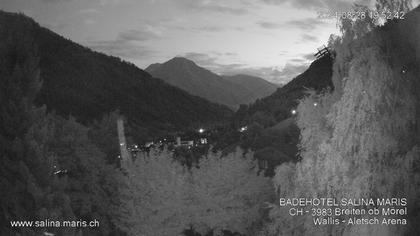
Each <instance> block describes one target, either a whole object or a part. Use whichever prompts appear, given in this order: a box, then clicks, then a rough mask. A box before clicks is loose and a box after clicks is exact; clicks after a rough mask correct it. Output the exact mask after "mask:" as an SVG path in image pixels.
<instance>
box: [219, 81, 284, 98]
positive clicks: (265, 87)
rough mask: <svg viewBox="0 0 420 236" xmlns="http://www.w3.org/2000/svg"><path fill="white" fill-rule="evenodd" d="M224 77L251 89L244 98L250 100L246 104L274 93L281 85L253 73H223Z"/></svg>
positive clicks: (246, 88)
mask: <svg viewBox="0 0 420 236" xmlns="http://www.w3.org/2000/svg"><path fill="white" fill-rule="evenodd" d="M222 77H223V78H224V79H225V80H228V81H230V82H232V83H234V84H237V85H238V86H241V87H243V88H244V89H245V90H248V91H249V93H248V94H247V96H246V97H245V98H244V99H247V100H248V101H247V102H245V103H244V104H249V103H251V102H255V101H256V100H257V99H258V98H263V97H266V96H268V95H270V94H272V93H274V92H275V91H276V90H277V88H278V87H279V86H278V85H276V84H273V83H270V82H268V81H267V80H264V79H262V78H260V77H256V76H251V75H244V74H238V75H223V76H222Z"/></svg>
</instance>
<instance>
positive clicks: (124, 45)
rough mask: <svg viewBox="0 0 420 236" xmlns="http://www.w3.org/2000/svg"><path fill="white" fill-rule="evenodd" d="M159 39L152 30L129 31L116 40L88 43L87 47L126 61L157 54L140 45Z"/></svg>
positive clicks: (120, 34)
mask: <svg viewBox="0 0 420 236" xmlns="http://www.w3.org/2000/svg"><path fill="white" fill-rule="evenodd" d="M159 37H160V36H159V35H158V34H157V33H155V32H152V31H151V30H144V29H143V30H138V29H137V30H127V31H123V32H120V33H119V34H118V36H117V37H116V39H114V40H97V41H88V42H87V43H86V46H87V47H89V48H92V49H93V50H97V51H101V52H104V53H107V54H110V55H113V56H118V57H122V58H125V59H141V58H145V57H148V56H151V55H153V54H155V53H156V52H155V51H153V50H150V49H148V48H146V47H144V46H142V45H139V44H138V43H141V42H144V41H148V40H151V39H157V38H159Z"/></svg>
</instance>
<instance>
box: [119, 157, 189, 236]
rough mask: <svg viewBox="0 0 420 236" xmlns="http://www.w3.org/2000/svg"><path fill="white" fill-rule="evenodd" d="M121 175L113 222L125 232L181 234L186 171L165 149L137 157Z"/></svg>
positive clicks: (186, 217)
mask: <svg viewBox="0 0 420 236" xmlns="http://www.w3.org/2000/svg"><path fill="white" fill-rule="evenodd" d="M131 166H132V168H129V169H128V170H127V174H126V175H125V176H123V177H122V178H121V189H120V201H119V203H118V204H117V205H116V211H117V212H118V214H117V217H116V218H115V223H116V225H117V226H118V227H119V228H120V229H121V230H123V231H124V232H126V233H127V234H128V235H136V236H143V235H144V236H154V235H156V236H165V235H168V236H169V235H171V236H172V235H181V234H182V232H183V231H184V230H185V229H187V228H188V222H189V221H190V215H189V214H188V210H187V208H188V207H189V205H190V202H191V199H190V196H189V194H188V193H189V192H190V191H189V188H190V187H191V184H190V182H189V174H188V172H187V170H186V169H185V167H183V166H182V165H181V164H179V163H178V162H177V161H175V160H173V159H172V157H171V153H170V152H168V151H167V150H164V151H163V152H159V151H157V150H152V151H151V152H150V155H149V157H148V158H137V159H136V160H135V162H134V163H132V165H131Z"/></svg>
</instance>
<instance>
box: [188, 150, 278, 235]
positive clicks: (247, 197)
mask: <svg viewBox="0 0 420 236" xmlns="http://www.w3.org/2000/svg"><path fill="white" fill-rule="evenodd" d="M191 174H192V191H193V192H192V195H193V196H194V199H193V201H192V203H191V206H190V211H191V213H192V214H193V217H192V222H191V226H192V228H193V229H194V230H195V231H197V232H199V233H200V234H202V235H205V234H206V233H208V232H210V231H213V233H214V234H215V235H222V231H223V230H229V231H231V232H238V233H241V234H244V235H252V233H253V230H255V228H256V226H257V225H258V224H259V223H261V219H262V218H263V211H262V208H263V205H264V203H265V202H268V201H270V199H271V191H272V187H271V184H270V181H269V179H268V178H265V177H264V176H263V175H258V167H257V166H256V162H255V161H254V160H253V157H252V154H250V153H248V154H245V155H244V153H243V151H241V150H239V149H237V150H236V152H234V153H230V154H228V155H227V156H221V154H220V153H213V152H209V154H208V155H207V156H206V157H204V158H202V159H200V161H199V167H197V168H193V169H192V170H191Z"/></svg>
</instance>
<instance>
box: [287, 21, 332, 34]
mask: <svg viewBox="0 0 420 236" xmlns="http://www.w3.org/2000/svg"><path fill="white" fill-rule="evenodd" d="M327 24H328V23H327V22H325V21H322V20H321V19H317V18H304V19H300V20H290V21H287V22H285V23H284V25H285V26H288V27H293V28H298V29H301V30H305V31H308V30H314V29H315V28H317V27H319V26H324V25H327Z"/></svg>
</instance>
